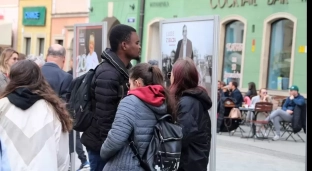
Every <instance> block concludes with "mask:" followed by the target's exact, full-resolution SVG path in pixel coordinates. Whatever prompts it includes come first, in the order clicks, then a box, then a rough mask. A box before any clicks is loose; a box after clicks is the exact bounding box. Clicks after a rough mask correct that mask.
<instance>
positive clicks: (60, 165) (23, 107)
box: [0, 88, 69, 171]
mask: <svg viewBox="0 0 312 171" xmlns="http://www.w3.org/2000/svg"><path fill="white" fill-rule="evenodd" d="M0 111H1V113H0V118H1V119H0V139H1V142H2V144H4V146H5V147H6V150H7V155H8V159H9V166H10V168H11V170H12V171H13V170H31V171H42V170H45V171H56V170H57V171H67V170H68V166H69V151H68V148H69V147H68V133H64V132H62V124H61V122H60V121H59V119H58V117H57V116H56V114H55V112H54V110H53V108H52V107H51V105H50V104H48V103H47V102H46V101H45V100H43V99H42V98H41V97H40V96H38V95H36V94H33V93H32V92H31V91H29V90H28V89H26V88H18V89H16V90H15V91H14V92H12V93H11V94H9V95H8V96H7V97H5V98H2V99H0Z"/></svg>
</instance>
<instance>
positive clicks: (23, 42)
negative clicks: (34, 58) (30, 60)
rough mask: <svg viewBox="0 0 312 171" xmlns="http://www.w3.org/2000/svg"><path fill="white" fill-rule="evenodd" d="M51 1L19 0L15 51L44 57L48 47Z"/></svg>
mask: <svg viewBox="0 0 312 171" xmlns="http://www.w3.org/2000/svg"><path fill="white" fill-rule="evenodd" d="M51 12H52V0H44V1H42V0H20V1H19V20H18V41H17V49H18V51H19V52H22V53H24V54H26V55H29V54H33V55H42V56H45V55H46V52H47V50H48V48H49V46H50V41H51V40H50V36H51Z"/></svg>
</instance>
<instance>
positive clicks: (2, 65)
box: [0, 48, 19, 74]
mask: <svg viewBox="0 0 312 171" xmlns="http://www.w3.org/2000/svg"><path fill="white" fill-rule="evenodd" d="M14 53H16V54H17V55H19V54H18V52H17V51H15V50H14V49H12V48H6V49H4V51H3V52H2V53H1V56H0V71H1V72H3V73H6V74H7V73H8V72H9V70H10V68H9V66H8V64H7V62H8V60H9V59H10V58H11V57H12V55H13V54H14Z"/></svg>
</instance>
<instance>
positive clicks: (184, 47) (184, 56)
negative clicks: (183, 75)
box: [183, 40, 187, 59]
mask: <svg viewBox="0 0 312 171" xmlns="http://www.w3.org/2000/svg"><path fill="white" fill-rule="evenodd" d="M186 44H187V40H185V41H184V40H183V59H186Z"/></svg>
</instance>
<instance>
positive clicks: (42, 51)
mask: <svg viewBox="0 0 312 171" xmlns="http://www.w3.org/2000/svg"><path fill="white" fill-rule="evenodd" d="M38 42H39V48H38V55H43V54H44V38H39V39H38Z"/></svg>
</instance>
